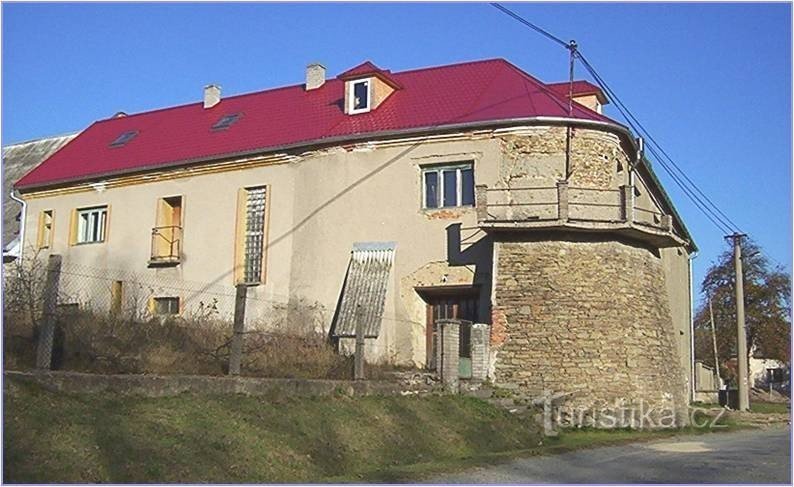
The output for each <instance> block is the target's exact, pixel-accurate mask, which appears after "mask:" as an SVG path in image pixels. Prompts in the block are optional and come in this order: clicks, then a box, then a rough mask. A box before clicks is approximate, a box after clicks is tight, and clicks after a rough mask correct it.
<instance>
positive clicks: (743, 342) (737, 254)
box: [725, 233, 750, 411]
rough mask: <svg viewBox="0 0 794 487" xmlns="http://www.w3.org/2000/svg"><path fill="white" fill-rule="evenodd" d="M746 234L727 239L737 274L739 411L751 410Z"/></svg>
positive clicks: (734, 235) (737, 234)
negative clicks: (744, 266) (744, 264)
mask: <svg viewBox="0 0 794 487" xmlns="http://www.w3.org/2000/svg"><path fill="white" fill-rule="evenodd" d="M744 237H746V235H744V234H739V233H734V234H733V235H729V236H727V237H725V238H726V239H728V238H729V239H731V240H732V241H733V268H734V272H735V274H736V277H735V282H736V335H737V337H736V338H737V342H736V354H737V356H738V357H737V358H738V362H739V363H738V369H739V370H738V371H737V372H738V374H739V410H740V411H747V410H749V409H750V388H749V381H748V377H747V376H748V375H749V373H748V370H747V330H746V329H745V324H744V277H743V276H744V275H743V274H742V246H741V244H742V238H744Z"/></svg>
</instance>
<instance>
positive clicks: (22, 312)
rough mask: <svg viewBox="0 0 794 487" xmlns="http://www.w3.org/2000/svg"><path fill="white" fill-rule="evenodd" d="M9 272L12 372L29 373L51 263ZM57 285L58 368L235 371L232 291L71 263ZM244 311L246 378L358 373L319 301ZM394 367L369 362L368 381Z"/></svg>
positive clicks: (256, 302)
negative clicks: (158, 299)
mask: <svg viewBox="0 0 794 487" xmlns="http://www.w3.org/2000/svg"><path fill="white" fill-rule="evenodd" d="M5 270H6V273H5V282H4V286H5V301H4V307H3V315H4V328H3V336H4V343H5V347H4V366H5V368H6V369H15V370H26V369H31V368H33V367H34V366H35V364H36V345H37V341H38V333H39V331H40V330H41V329H42V316H43V314H44V312H43V295H44V292H45V285H44V282H45V278H46V274H47V269H46V265H45V264H44V263H43V261H42V259H40V258H39V257H38V256H36V255H35V254H33V255H30V257H28V258H26V259H24V260H21V261H19V262H17V263H14V264H12V265H11V266H10V268H9V267H6V269H5ZM118 283H120V284H118ZM59 284H60V286H59V290H58V307H57V311H56V316H55V322H56V327H55V334H54V340H53V343H54V346H53V353H52V366H53V368H55V369H61V370H73V371H81V372H95V373H108V374H124V373H136V374H139V373H151V374H206V375H223V374H227V373H228V372H229V358H230V353H231V349H232V340H233V336H234V334H233V324H232V315H233V309H234V308H233V303H234V298H235V289H234V288H233V287H231V286H228V287H224V286H220V285H218V284H209V283H191V282H186V281H182V280H173V279H165V278H156V277H152V276H140V275H135V274H133V273H129V272H119V271H113V270H109V269H92V268H87V267H85V266H76V265H72V264H68V263H64V264H62V268H61V270H60V279H59ZM114 286H115V288H114ZM119 289H122V292H121V295H119V294H120V293H119ZM177 291H180V293H181V294H179V296H180V297H181V299H180V310H179V313H178V314H173V315H171V314H164V315H158V314H157V311H158V310H157V309H156V308H155V307H153V306H152V300H153V298H154V297H155V296H157V295H158V293H164V294H168V293H169V292H170V293H172V294H174V293H176V292H177ZM229 303H232V305H231V307H230V305H229ZM245 306H246V308H248V309H250V310H252V311H253V313H252V314H253V315H254V318H253V319H250V320H248V321H249V324H248V325H247V326H246V330H245V332H244V333H243V340H242V341H243V347H242V355H241V372H242V374H243V375H249V376H258V377H287V378H322V379H325V378H327V379H332V378H333V379H349V378H351V377H352V374H353V359H352V358H351V357H345V356H343V355H341V354H339V353H337V348H336V346H335V344H334V343H332V341H331V340H330V338H329V334H328V330H327V314H326V312H325V309H324V308H323V307H322V306H321V305H319V304H318V303H310V302H305V301H303V300H293V301H286V302H278V301H267V300H262V299H259V298H255V297H250V296H248V297H247V298H246V303H245ZM230 309H231V310H232V312H229V310H230ZM249 316H250V315H249ZM389 369H390V367H389V366H388V365H383V366H378V367H372V366H370V367H368V376H369V377H373V378H374V377H377V376H379V375H383V374H384V373H387V372H388V371H389Z"/></svg>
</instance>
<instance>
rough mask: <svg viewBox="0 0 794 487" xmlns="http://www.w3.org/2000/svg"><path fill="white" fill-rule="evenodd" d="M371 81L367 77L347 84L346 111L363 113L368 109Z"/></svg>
mask: <svg viewBox="0 0 794 487" xmlns="http://www.w3.org/2000/svg"><path fill="white" fill-rule="evenodd" d="M370 87H371V83H370V81H369V80H368V79H365V80H360V81H351V82H349V83H348V84H347V89H348V93H347V99H348V110H347V111H348V113H363V112H368V111H369V110H370V98H371V92H370Z"/></svg>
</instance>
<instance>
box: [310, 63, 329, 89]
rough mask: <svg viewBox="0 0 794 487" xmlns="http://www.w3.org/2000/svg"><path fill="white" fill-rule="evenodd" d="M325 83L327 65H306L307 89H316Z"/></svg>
mask: <svg viewBox="0 0 794 487" xmlns="http://www.w3.org/2000/svg"><path fill="white" fill-rule="evenodd" d="M324 84H325V66H323V65H322V64H320V63H312V64H310V65H308V66H306V91H310V90H316V89H317V88H319V87H321V86H322V85H324Z"/></svg>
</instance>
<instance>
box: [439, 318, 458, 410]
mask: <svg viewBox="0 0 794 487" xmlns="http://www.w3.org/2000/svg"><path fill="white" fill-rule="evenodd" d="M460 323H461V321H460V320H458V319H443V320H438V321H437V322H436V324H437V325H438V329H439V332H440V334H439V340H438V347H439V348H440V349H441V357H440V358H441V360H440V362H439V363H438V364H436V369H437V370H438V371H439V375H440V376H441V383H442V384H444V389H446V390H447V391H448V392H452V393H454V394H457V393H458V390H459V384H460Z"/></svg>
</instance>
